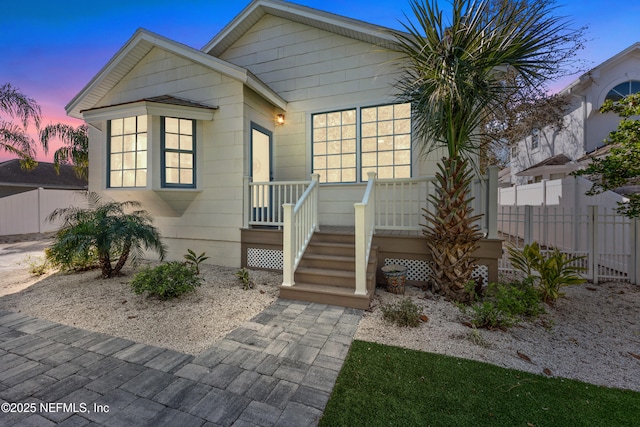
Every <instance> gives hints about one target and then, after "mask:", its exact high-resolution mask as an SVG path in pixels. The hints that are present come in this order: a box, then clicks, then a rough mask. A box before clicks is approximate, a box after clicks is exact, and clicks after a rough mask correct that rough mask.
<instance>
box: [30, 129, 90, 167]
mask: <svg viewBox="0 0 640 427" xmlns="http://www.w3.org/2000/svg"><path fill="white" fill-rule="evenodd" d="M53 138H59V139H60V140H62V142H63V143H65V145H63V146H62V147H60V148H58V149H57V150H56V151H55V153H53V165H54V167H55V169H56V172H58V173H60V165H61V164H68V163H70V164H72V165H73V169H74V171H75V172H76V175H77V176H78V178H88V177H89V135H88V127H87V125H80V126H78V127H77V128H74V127H73V126H71V125H68V124H65V123H57V124H53V125H48V126H46V127H45V128H44V129H42V130H41V131H40V142H41V143H42V147H43V148H44V150H45V153H46V152H48V150H49V141H50V140H51V139H53Z"/></svg>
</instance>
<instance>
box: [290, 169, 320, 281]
mask: <svg viewBox="0 0 640 427" xmlns="http://www.w3.org/2000/svg"><path fill="white" fill-rule="evenodd" d="M318 180H319V175H317V174H313V175H311V184H310V185H309V186H308V187H307V189H306V190H305V192H304V193H303V194H302V197H300V199H299V200H298V201H297V202H296V204H295V205H294V204H292V203H285V204H284V205H283V206H282V207H283V210H284V217H283V220H284V227H283V233H282V252H283V267H282V285H283V286H293V285H294V284H295V282H294V280H293V276H294V274H295V271H296V268H298V264H299V263H300V259H301V258H302V255H303V254H304V251H305V249H306V248H307V246H308V244H309V241H310V240H311V237H312V236H313V233H314V232H315V231H317V230H318V228H319V224H318V188H319V184H318Z"/></svg>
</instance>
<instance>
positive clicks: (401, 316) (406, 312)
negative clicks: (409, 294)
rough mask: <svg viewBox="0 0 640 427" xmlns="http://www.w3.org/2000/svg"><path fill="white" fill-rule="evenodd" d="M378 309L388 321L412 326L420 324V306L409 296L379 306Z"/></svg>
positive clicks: (402, 325)
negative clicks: (393, 302)
mask: <svg viewBox="0 0 640 427" xmlns="http://www.w3.org/2000/svg"><path fill="white" fill-rule="evenodd" d="M380 309H381V310H382V317H383V318H384V320H386V321H387V322H389V323H395V324H396V325H398V326H401V327H405V326H410V327H412V328H415V327H417V326H418V325H419V324H420V315H421V314H422V307H420V306H418V305H417V304H415V303H414V302H413V301H411V298H405V299H403V300H402V301H400V302H397V303H395V304H384V305H382V306H380Z"/></svg>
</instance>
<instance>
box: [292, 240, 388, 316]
mask: <svg viewBox="0 0 640 427" xmlns="http://www.w3.org/2000/svg"><path fill="white" fill-rule="evenodd" d="M314 237H315V235H314ZM327 238H328V239H329V241H326V240H324V239H327ZM331 240H334V241H331ZM354 255H355V242H351V243H345V242H344V239H343V237H342V236H336V235H332V236H326V235H325V236H320V237H319V238H318V239H315V238H314V239H312V240H311V242H310V243H309V246H308V247H307V250H306V251H305V253H304V255H303V256H302V259H301V260H300V265H299V266H298V269H297V270H296V273H295V277H294V281H295V285H293V286H281V287H280V297H281V298H288V299H295V300H300V301H310V302H319V303H323V304H332V305H340V306H344V307H352V308H363V309H366V308H368V307H369V303H370V302H371V298H373V294H374V292H375V287H376V269H377V265H378V262H377V259H378V248H377V247H372V248H371V253H370V255H369V262H368V264H367V285H366V291H367V293H366V295H356V294H355V289H356V285H355V283H356V273H355V256H354Z"/></svg>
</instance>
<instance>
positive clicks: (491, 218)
mask: <svg viewBox="0 0 640 427" xmlns="http://www.w3.org/2000/svg"><path fill="white" fill-rule="evenodd" d="M488 175H489V179H488V180H487V185H488V187H489V188H488V191H487V193H486V194H487V239H497V238H498V167H497V166H489V172H488Z"/></svg>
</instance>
